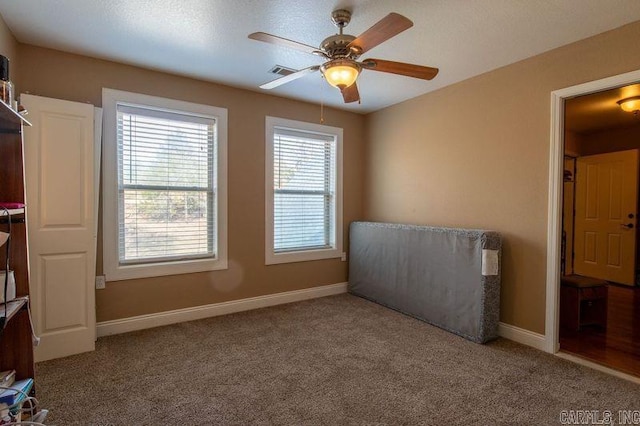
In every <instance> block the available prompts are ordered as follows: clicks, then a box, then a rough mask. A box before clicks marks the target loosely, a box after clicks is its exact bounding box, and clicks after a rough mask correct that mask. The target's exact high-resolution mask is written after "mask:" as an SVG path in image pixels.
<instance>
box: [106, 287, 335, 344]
mask: <svg viewBox="0 0 640 426" xmlns="http://www.w3.org/2000/svg"><path fill="white" fill-rule="evenodd" d="M346 292H347V283H346V282H345V283H338V284H330V285H324V286H321V287H311V288H306V289H304V290H295V291H287V292H284V293H276V294H268V295H265V296H258V297H251V298H248V299H240V300H231V301H229V302H222V303H214V304H211V305H204V306H195V307H193V308H185V309H176V310H174V311H166V312H158V313H155V314H149V315H140V316H137V317H130V318H122V319H117V320H112V321H103V322H99V323H98V324H97V334H98V337H103V336H110V335H112V334H120V333H127V332H129V331H136V330H143V329H145V328H152V327H159V326H163V325H169V324H175V323H179V322H185V321H193V320H198V319H202V318H209V317H215V316H218V315H226V314H232V313H235V312H242V311H249V310H251V309H259V308H266V307H268V306H275V305H282V304H285V303H292V302H299V301H302V300H307V299H315V298H318V297H325V296H332V295H334V294H341V293H346Z"/></svg>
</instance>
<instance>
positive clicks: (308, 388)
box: [37, 295, 640, 425]
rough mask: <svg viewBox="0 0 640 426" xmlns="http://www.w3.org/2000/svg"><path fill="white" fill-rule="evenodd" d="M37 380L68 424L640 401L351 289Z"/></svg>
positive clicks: (407, 413)
mask: <svg viewBox="0 0 640 426" xmlns="http://www.w3.org/2000/svg"><path fill="white" fill-rule="evenodd" d="M37 389H38V398H39V400H40V402H41V404H42V406H44V407H47V408H49V409H50V410H51V414H50V420H51V421H50V422H49V423H51V424H57V425H112V424H113V425H134V424H135V425H139V424H142V425H179V424H180V425H236V424H238V425H239V424H243V425H244V424H295V425H298V424H311V425H315V424H354V425H358V424H393V425H395V424H438V425H444V424H536V425H540V424H558V423H559V419H560V417H559V416H560V412H561V410H578V409H583V410H585V409H586V410H610V411H612V412H613V413H614V414H616V413H617V410H627V409H640V386H639V385H636V384H633V383H630V382H627V381H624V380H621V379H617V378H614V377H611V376H608V375H605V374H602V373H599V372H596V371H594V370H591V369H588V368H586V367H581V366H578V365H575V364H573V363H570V362H567V361H564V360H561V359H559V358H557V357H554V356H551V355H548V354H545V353H542V352H540V351H537V350H534V349H530V348H528V347H525V346H521V345H518V344H516V343H513V342H510V341H508V340H504V339H501V340H498V341H495V342H493V343H490V344H488V345H478V344H475V343H471V342H468V341H466V340H464V339H462V338H460V337H458V336H455V335H452V334H449V333H447V332H445V331H442V330H440V329H438V328H434V327H432V326H430V325H428V324H425V323H423V322H420V321H418V320H415V319H413V318H409V317H407V316H404V315H402V314H399V313H397V312H395V311H392V310H389V309H386V308H383V307H381V306H378V305H376V304H374V303H371V302H368V301H366V300H363V299H360V298H357V297H354V296H350V295H339V296H333V297H326V298H322V299H315V300H310V301H305V302H300V303H294V304H289V305H282V306H277V307H273V308H267V309H260V310H256V311H251V312H244V313H239V314H234V315H228V316H223V317H215V318H210V319H205V320H200V321H193V322H189V323H182V324H177V325H172V326H168V327H161V328H156V329H151V330H144V331H139V332H134V333H129V334H122V335H117V336H110V337H105V338H101V339H99V340H98V342H97V345H96V351H95V352H92V353H87V354H81V355H76V356H72V357H68V358H64V359H60V360H54V361H48V362H44V363H39V364H38V365H37ZM616 415H617V414H616Z"/></svg>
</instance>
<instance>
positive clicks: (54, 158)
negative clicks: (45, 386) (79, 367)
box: [20, 95, 97, 361]
mask: <svg viewBox="0 0 640 426" xmlns="http://www.w3.org/2000/svg"><path fill="white" fill-rule="evenodd" d="M20 99H21V102H22V104H23V105H24V106H25V107H26V108H27V110H28V111H29V121H31V123H32V124H33V127H30V128H28V129H25V132H24V133H25V134H24V138H25V180H26V192H27V203H26V205H27V226H28V234H29V260H30V266H31V289H30V291H31V298H32V311H33V319H34V323H35V327H36V333H37V334H38V335H39V336H40V337H41V342H40V345H39V346H38V347H37V348H36V351H35V358H36V361H44V360H47V359H52V358H59V357H63V356H67V355H72V354H76V353H80V352H86V351H92V350H94V348H95V339H96V317H95V290H94V289H95V284H94V283H95V263H96V252H95V240H94V237H95V230H94V223H95V214H96V208H95V203H94V201H95V197H96V196H97V194H96V193H95V187H94V182H95V177H94V169H95V166H94V108H93V105H89V104H83V103H78V102H69V101H62V100H59V99H50V98H43V97H39V96H32V95H21V98H20Z"/></svg>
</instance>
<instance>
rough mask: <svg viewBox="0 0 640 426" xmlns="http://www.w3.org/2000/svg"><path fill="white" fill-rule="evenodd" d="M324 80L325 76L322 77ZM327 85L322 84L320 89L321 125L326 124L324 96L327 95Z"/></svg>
mask: <svg viewBox="0 0 640 426" xmlns="http://www.w3.org/2000/svg"><path fill="white" fill-rule="evenodd" d="M322 79H323V80H324V76H322ZM325 86H326V84H324V82H322V88H321V89H320V124H324V95H325V90H326V88H325Z"/></svg>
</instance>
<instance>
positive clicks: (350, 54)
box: [249, 9, 438, 103]
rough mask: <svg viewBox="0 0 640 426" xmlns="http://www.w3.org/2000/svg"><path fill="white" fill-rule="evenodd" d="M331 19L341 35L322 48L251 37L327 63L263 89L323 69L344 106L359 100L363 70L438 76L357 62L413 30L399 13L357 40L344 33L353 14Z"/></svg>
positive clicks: (377, 61) (433, 70)
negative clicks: (318, 57) (359, 78)
mask: <svg viewBox="0 0 640 426" xmlns="http://www.w3.org/2000/svg"><path fill="white" fill-rule="evenodd" d="M331 20H332V21H333V23H334V25H335V26H337V27H338V29H339V31H340V32H339V33H338V34H336V35H332V36H330V37H327V38H326V39H324V40H323V41H322V43H320V47H319V48H315V47H313V46H309V45H307V44H303V43H299V42H297V41H293V40H288V39H286V38H282V37H278V36H275V35H273V34H267V33H263V32H257V33H252V34H249V38H250V39H253V40H258V41H263V42H265V43H271V44H275V45H278V46H283V47H288V48H291V49H296V50H300V51H303V52H307V53H311V54H313V55H317V56H320V57H321V58H323V59H326V60H327V61H326V62H324V63H323V64H321V65H313V66H310V67H308V68H304V69H301V70H299V71H296V72H293V73H291V74H289V75H286V76H284V77H281V78H278V79H276V80H273V81H270V82H268V83H265V84H263V85H262V86H260V88H262V89H273V88H275V87H278V86H280V85H282V84H285V83H289V82H290V81H293V80H297V79H299V78H300V77H303V76H305V75H307V74H310V73H312V72H315V71H318V70H320V72H322V74H323V75H324V78H325V79H326V80H327V82H328V83H329V84H331V85H332V86H334V87H337V88H338V89H340V91H341V92H342V96H343V98H344V101H345V103H350V102H356V101H357V102H359V101H360V94H359V92H358V86H357V85H356V79H357V78H358V75H359V74H360V72H361V71H362V70H363V69H366V70H373V71H381V72H388V73H392V74H399V75H405V76H408V77H414V78H420V79H423V80H431V79H432V78H434V77H435V76H436V75H437V74H438V68H432V67H424V66H421V65H413V64H406V63H402V62H395V61H385V60H382V59H365V60H363V61H360V62H358V58H359V57H360V55H362V54H363V53H365V52H367V51H368V50H371V49H372V48H374V47H376V46H377V45H379V44H381V43H383V42H385V41H387V40H389V39H390V38H391V37H394V36H396V35H398V34H400V33H401V32H403V31H405V30H407V29H409V28H411V27H412V26H413V22H411V20H409V19H408V18H406V17H404V16H402V15H400V14H398V13H390V14H388V15H387V16H385V17H384V18H382V19H381V20H380V21H378V22H377V23H376V24H374V25H373V26H372V27H371V28H369V29H368V30H366V31H365V32H364V33H362V34H360V36H358V37H354V36H352V35H349V34H343V30H344V27H346V26H347V24H349V22H350V21H351V12H350V11H348V10H344V9H339V10H335V11H333V13H332V14H331Z"/></svg>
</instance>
